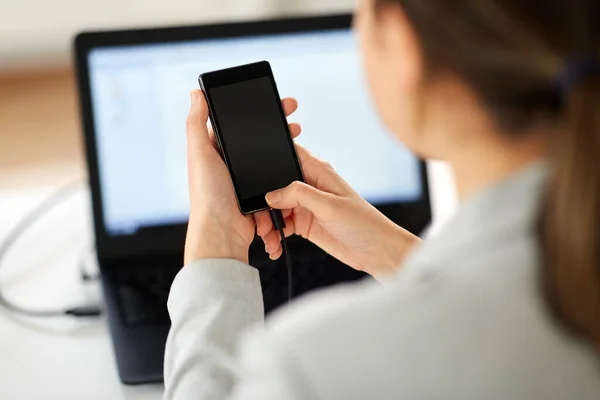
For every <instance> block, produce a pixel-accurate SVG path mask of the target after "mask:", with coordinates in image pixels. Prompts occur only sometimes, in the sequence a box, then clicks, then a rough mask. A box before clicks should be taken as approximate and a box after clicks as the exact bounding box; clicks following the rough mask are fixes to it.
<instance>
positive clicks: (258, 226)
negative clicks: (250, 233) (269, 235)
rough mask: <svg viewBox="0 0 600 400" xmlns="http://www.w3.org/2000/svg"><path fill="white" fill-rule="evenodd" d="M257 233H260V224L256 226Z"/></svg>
mask: <svg viewBox="0 0 600 400" xmlns="http://www.w3.org/2000/svg"><path fill="white" fill-rule="evenodd" d="M256 234H257V235H260V225H257V226H256Z"/></svg>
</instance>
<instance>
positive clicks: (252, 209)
mask: <svg viewBox="0 0 600 400" xmlns="http://www.w3.org/2000/svg"><path fill="white" fill-rule="evenodd" d="M258 78H269V80H270V82H271V88H272V90H273V91H274V93H275V96H276V98H277V99H278V100H279V101H278V102H277V108H278V110H279V116H280V119H281V124H282V127H283V130H284V132H285V134H286V136H287V138H288V145H289V148H290V150H291V152H292V157H293V159H294V165H295V167H296V172H297V178H298V179H296V180H297V181H301V182H304V174H303V172H302V166H301V165H300V160H299V159H298V154H297V153H296V147H295V146H294V141H293V139H292V136H291V133H290V130H289V127H288V122H287V118H286V116H285V112H284V110H283V106H282V105H281V97H280V96H279V91H278V89H277V84H276V83H275V77H274V76H273V71H272V69H271V65H270V64H269V62H268V61H259V62H256V63H252V64H245V65H240V66H236V67H232V68H226V69H221V70H217V71H211V72H206V73H203V74H201V75H200V76H199V77H198V83H199V84H200V88H201V89H202V91H203V92H204V95H205V97H206V101H207V103H208V109H209V117H210V121H211V124H212V127H213V130H214V133H215V138H216V140H217V144H218V146H219V148H220V149H221V153H222V155H223V159H224V161H225V164H226V165H227V169H228V170H229V175H230V176H231V181H232V182H233V187H234V190H235V194H236V199H237V203H238V206H239V208H240V211H241V212H242V214H244V215H247V214H253V213H256V212H258V211H263V210H268V209H270V207H269V205H268V204H267V201H266V199H265V195H266V194H267V193H263V194H261V195H258V196H254V197H250V198H243V197H241V195H240V191H239V188H238V184H237V178H236V176H235V174H234V171H233V168H232V165H233V163H232V160H231V158H230V156H229V153H228V152H227V148H226V146H224V145H223V136H222V129H221V126H220V123H219V118H218V116H217V114H216V112H215V107H214V104H213V101H212V99H211V95H210V91H211V90H212V89H215V88H218V87H221V86H227V85H234V84H236V83H241V82H246V81H250V80H253V79H258ZM290 183H291V182H290Z"/></svg>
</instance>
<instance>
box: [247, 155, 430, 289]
mask: <svg viewBox="0 0 600 400" xmlns="http://www.w3.org/2000/svg"><path fill="white" fill-rule="evenodd" d="M296 149H297V152H298V156H299V158H300V162H301V164H302V169H303V171H304V175H305V178H306V181H307V184H305V183H301V182H294V183H292V184H291V185H289V186H288V187H286V188H284V189H281V190H277V191H275V192H271V193H269V194H268V195H267V202H268V203H269V205H270V206H271V207H273V208H276V209H280V210H283V215H284V217H285V223H286V228H285V229H284V233H285V235H286V236H290V235H292V234H296V235H300V236H302V237H304V238H306V239H308V240H310V241H311V242H313V243H314V244H316V245H317V246H319V247H320V248H322V249H323V250H325V251H326V252H327V253H329V254H330V255H332V256H333V257H335V258H337V259H338V260H340V261H342V262H344V263H345V264H347V265H349V266H351V267H352V268H355V269H357V270H360V271H364V272H366V273H368V274H370V275H372V276H374V277H375V278H382V277H384V276H385V275H390V274H392V273H393V272H394V271H395V270H396V268H397V267H398V266H399V265H400V263H401V261H402V260H403V258H404V257H405V255H406V254H407V251H408V250H410V249H411V248H412V247H413V245H414V244H415V243H417V242H419V241H420V239H419V238H417V237H416V236H414V235H412V234H411V233H409V232H408V231H406V230H404V229H402V228H400V227H399V226H398V225H396V224H394V223H393V222H392V221H390V220H389V219H388V218H386V217H385V216H384V215H383V214H382V213H380V212H379V211H378V210H377V209H375V207H373V206H372V205H370V204H369V203H367V202H366V201H365V200H364V199H362V198H361V197H360V196H359V195H358V194H357V193H356V192H355V191H354V190H352V188H350V186H349V185H348V184H347V183H346V182H345V181H344V180H343V179H342V178H341V177H340V176H339V175H338V174H337V173H336V172H335V171H334V169H333V168H332V167H331V165H329V164H328V163H326V162H323V161H321V160H319V159H317V158H315V157H314V156H312V155H311V154H310V153H309V152H308V151H307V150H306V149H304V148H303V147H301V146H298V145H297V146H296ZM256 222H257V224H258V228H259V229H258V233H259V235H260V236H261V237H262V238H263V240H264V242H265V244H266V248H267V252H269V253H270V256H271V258H272V259H277V258H279V257H280V256H281V254H282V249H281V244H280V235H279V233H278V232H276V231H275V230H274V229H273V224H272V223H271V220H270V218H268V215H267V216H266V217H265V216H264V215H261V216H257V218H256Z"/></svg>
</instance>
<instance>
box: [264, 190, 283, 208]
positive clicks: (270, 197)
mask: <svg viewBox="0 0 600 400" xmlns="http://www.w3.org/2000/svg"><path fill="white" fill-rule="evenodd" d="M280 201H281V191H280V190H276V191H274V192H271V193H267V203H269V204H270V205H273V204H277V203H279V202H280Z"/></svg>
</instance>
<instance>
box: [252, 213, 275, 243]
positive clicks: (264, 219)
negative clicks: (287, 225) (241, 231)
mask: <svg viewBox="0 0 600 400" xmlns="http://www.w3.org/2000/svg"><path fill="white" fill-rule="evenodd" d="M254 221H256V233H257V234H258V236H261V237H263V236H265V235H267V234H268V233H269V232H271V231H272V230H273V221H271V216H270V215H269V212H268V211H260V212H258V213H256V214H254Z"/></svg>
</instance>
